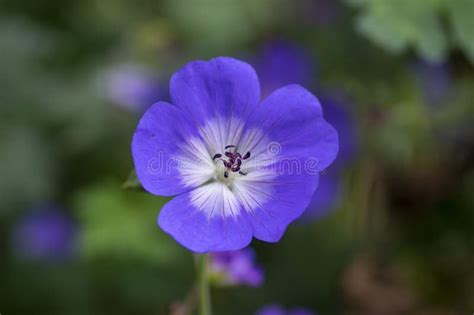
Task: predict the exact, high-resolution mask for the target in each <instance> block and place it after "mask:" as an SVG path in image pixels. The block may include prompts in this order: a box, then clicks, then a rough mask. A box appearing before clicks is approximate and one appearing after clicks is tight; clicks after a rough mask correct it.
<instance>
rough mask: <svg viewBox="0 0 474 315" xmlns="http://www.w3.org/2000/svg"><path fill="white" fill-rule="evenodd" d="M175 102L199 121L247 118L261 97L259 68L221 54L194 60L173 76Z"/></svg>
mask: <svg viewBox="0 0 474 315" xmlns="http://www.w3.org/2000/svg"><path fill="white" fill-rule="evenodd" d="M170 93H171V99H172V103H173V104H175V105H176V106H178V107H179V108H180V109H181V110H182V111H183V112H184V113H186V115H187V116H188V117H190V119H192V120H193V122H195V123H199V124H203V123H205V122H206V121H208V120H209V118H212V117H216V116H220V117H224V118H230V117H238V118H245V117H247V116H248V114H249V113H250V112H251V111H252V110H253V109H254V108H255V106H257V104H258V103H259V101H260V85H259V81H258V77H257V75H256V73H255V70H254V69H253V68H252V67H251V66H250V65H249V64H247V63H245V62H243V61H240V60H237V59H233V58H229V57H218V58H215V59H211V60H209V61H194V62H190V63H188V64H187V65H186V66H184V67H183V68H181V69H180V70H179V71H178V72H176V73H175V74H174V75H173V77H172V78H171V83H170Z"/></svg>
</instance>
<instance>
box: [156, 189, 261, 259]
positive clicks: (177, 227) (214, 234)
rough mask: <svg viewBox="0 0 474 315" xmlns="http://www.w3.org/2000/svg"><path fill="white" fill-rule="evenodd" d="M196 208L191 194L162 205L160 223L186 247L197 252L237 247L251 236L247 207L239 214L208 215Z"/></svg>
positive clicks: (240, 246)
mask: <svg viewBox="0 0 474 315" xmlns="http://www.w3.org/2000/svg"><path fill="white" fill-rule="evenodd" d="M206 210H208V209H197V208H196V206H195V205H194V204H193V203H192V202H191V194H190V193H185V194H181V195H179V196H176V197H175V198H174V199H173V200H171V201H170V202H168V203H167V204H166V205H165V206H164V207H163V209H161V212H160V215H159V217H158V225H159V226H160V227H161V228H162V229H163V231H165V232H166V233H168V234H170V235H171V236H172V237H173V238H174V239H175V240H176V241H177V242H178V243H180V244H181V245H183V246H184V247H186V248H188V249H190V250H192V251H194V252H197V253H205V252H216V251H228V250H238V249H241V248H244V247H246V246H247V245H248V244H249V243H250V241H251V240H252V227H251V224H250V222H249V218H248V216H247V214H246V213H245V211H240V214H239V215H238V216H236V217H224V216H221V215H209V214H208V213H207V211H206Z"/></svg>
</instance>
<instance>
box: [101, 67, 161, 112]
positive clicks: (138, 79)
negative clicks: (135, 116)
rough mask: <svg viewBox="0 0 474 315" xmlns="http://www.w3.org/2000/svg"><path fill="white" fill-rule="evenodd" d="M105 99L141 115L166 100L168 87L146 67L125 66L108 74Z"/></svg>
mask: <svg viewBox="0 0 474 315" xmlns="http://www.w3.org/2000/svg"><path fill="white" fill-rule="evenodd" d="M105 97H106V98H107V99H108V100H109V101H110V102H112V103H114V104H117V105H118V106H121V107H122V108H124V109H126V110H128V111H132V112H138V113H141V112H143V111H144V110H145V109H147V108H148V107H150V106H151V105H152V104H154V103H156V102H157V101H159V100H163V99H165V98H166V87H165V86H164V85H163V84H162V83H161V80H159V79H158V78H157V77H156V76H153V75H152V74H151V73H150V71H149V70H148V69H147V68H145V67H144V66H138V65H128V64H125V65H120V66H117V67H116V68H113V69H111V70H109V71H108V72H107V73H106V76H105Z"/></svg>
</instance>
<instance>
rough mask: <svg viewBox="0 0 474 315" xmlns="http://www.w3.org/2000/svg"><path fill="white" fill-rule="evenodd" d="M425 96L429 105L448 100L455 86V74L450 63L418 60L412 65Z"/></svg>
mask: <svg viewBox="0 0 474 315" xmlns="http://www.w3.org/2000/svg"><path fill="white" fill-rule="evenodd" d="M412 68H413V70H414V72H415V75H416V78H417V80H418V83H419V85H420V88H421V91H422V94H423V98H424V99H425V102H426V103H427V104H428V105H440V104H442V103H443V102H445V101H446V99H447V97H448V96H449V94H450V93H451V90H452V87H453V76H452V73H451V67H450V65H449V64H448V63H445V62H441V63H430V62H427V61H424V60H418V61H416V62H415V63H414V64H413V66H412Z"/></svg>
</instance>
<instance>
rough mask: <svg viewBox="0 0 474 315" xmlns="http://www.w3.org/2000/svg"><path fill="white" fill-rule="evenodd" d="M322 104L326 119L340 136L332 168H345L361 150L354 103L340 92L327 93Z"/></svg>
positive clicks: (321, 98)
mask: <svg viewBox="0 0 474 315" xmlns="http://www.w3.org/2000/svg"><path fill="white" fill-rule="evenodd" d="M320 102H321V106H322V108H323V113H324V118H325V119H326V120H327V121H328V122H329V123H330V124H331V125H332V126H333V127H334V128H335V129H336V130H337V134H338V135H339V152H338V154H337V158H336V160H335V161H334V163H333V165H331V168H337V169H341V168H344V167H346V166H347V165H348V164H350V162H352V161H353V160H354V159H355V158H356V157H357V155H358V149H359V129H358V126H357V123H356V119H355V116H354V111H353V109H352V107H351V105H352V103H351V101H350V99H349V97H348V96H346V95H345V93H343V92H340V91H325V92H324V93H323V95H322V96H321V97H320Z"/></svg>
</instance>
